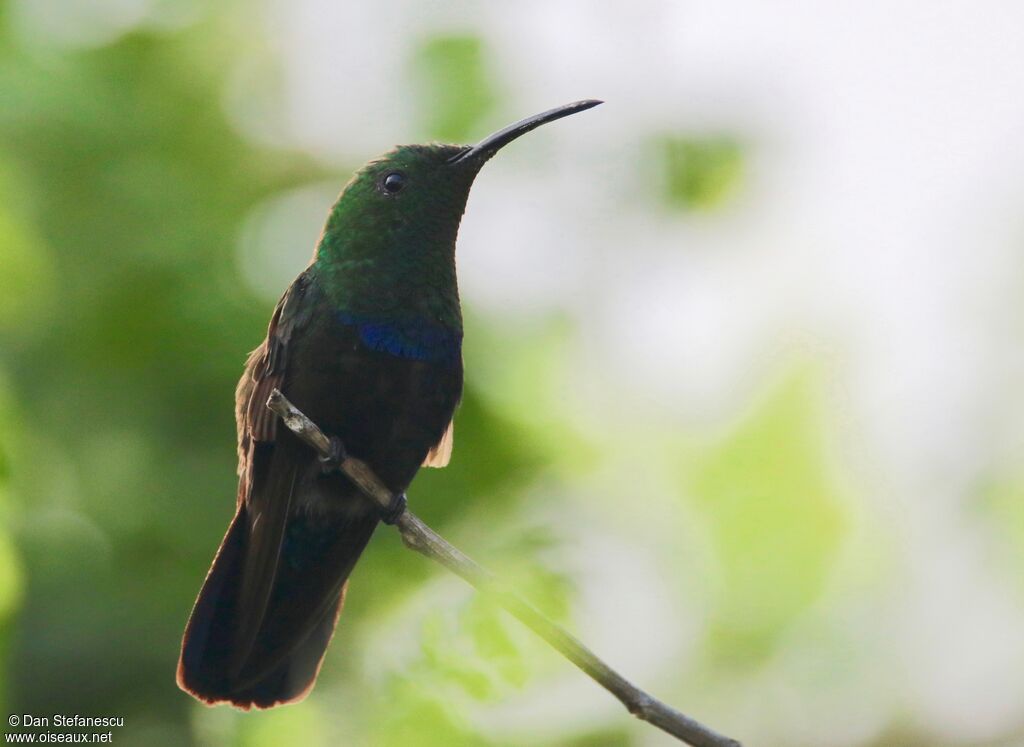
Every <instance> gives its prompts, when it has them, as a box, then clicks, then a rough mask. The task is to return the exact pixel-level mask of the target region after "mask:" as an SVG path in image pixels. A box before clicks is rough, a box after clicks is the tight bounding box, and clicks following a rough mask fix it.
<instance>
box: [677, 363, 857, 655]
mask: <svg viewBox="0 0 1024 747" xmlns="http://www.w3.org/2000/svg"><path fill="white" fill-rule="evenodd" d="M814 385H815V378H814V376H813V369H809V370H802V371H799V372H797V373H795V374H793V375H791V377H790V378H789V379H788V380H787V381H785V382H784V383H783V384H782V385H780V386H779V387H778V388H777V389H776V391H774V392H773V393H772V394H771V395H770V396H769V397H768V399H767V401H766V402H765V403H764V404H762V405H761V408H760V410H759V411H758V412H756V413H755V414H754V415H753V416H752V417H751V419H750V420H748V421H746V422H744V423H743V424H742V425H741V426H740V427H739V428H738V429H737V430H736V432H734V433H733V434H731V435H730V436H729V437H728V438H726V439H725V440H724V441H723V442H722V443H721V444H719V445H718V446H717V447H716V448H715V449H714V450H713V451H712V452H711V453H709V454H707V455H706V456H705V457H704V458H703V459H702V460H701V463H700V466H699V467H698V469H697V470H695V473H694V474H689V475H687V476H686V479H687V481H689V482H690V483H691V484H692V490H693V493H694V494H695V496H697V500H698V501H699V505H700V507H701V508H702V509H703V510H704V511H705V512H706V513H707V516H708V518H709V522H710V527H711V531H712V533H713V535H714V537H715V543H716V548H717V555H718V559H719V563H720V568H721V571H720V573H721V576H720V578H718V579H717V584H716V592H717V593H716V600H715V607H714V612H713V623H712V625H711V628H710V631H709V635H710V636H711V639H710V645H709V648H708V651H707V654H708V655H709V656H711V657H713V658H715V659H717V660H725V661H727V662H732V663H738V664H742V665H744V666H750V665H752V664H756V663H757V662H758V661H760V660H762V659H763V658H764V657H766V656H768V655H770V654H771V653H772V652H773V650H774V644H775V643H776V641H777V639H778V637H779V635H780V634H781V633H783V632H784V631H785V630H786V626H787V625H788V624H790V623H792V622H793V621H794V620H795V619H796V617H797V616H798V615H799V614H800V613H801V612H803V611H804V610H805V609H806V608H807V606H808V605H809V604H811V603H812V602H813V601H814V600H815V599H816V598H817V596H818V595H819V594H820V593H821V592H822V590H823V589H824V584H825V581H826V579H827V578H828V571H829V569H830V567H831V561H832V560H833V559H834V557H835V555H836V552H837V550H838V549H839V543H840V542H841V540H842V539H843V534H844V515H843V507H842V497H841V494H840V491H839V489H838V488H837V487H836V485H835V484H834V482H833V480H834V478H833V477H832V473H831V470H830V469H829V468H828V465H827V462H826V460H825V453H824V450H823V449H822V447H821V436H820V432H819V427H818V422H819V415H818V411H817V408H816V405H817V402H818V398H817V396H816V388H815V386H814Z"/></svg>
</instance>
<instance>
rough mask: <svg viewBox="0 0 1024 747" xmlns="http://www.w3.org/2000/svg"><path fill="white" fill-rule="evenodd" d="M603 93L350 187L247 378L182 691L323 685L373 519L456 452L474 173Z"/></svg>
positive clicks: (372, 172)
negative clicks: (289, 409)
mask: <svg viewBox="0 0 1024 747" xmlns="http://www.w3.org/2000/svg"><path fill="white" fill-rule="evenodd" d="M599 103H601V102H600V101H594V100H588V101H578V102H576V103H572V104H568V105H566V106H562V107H559V108H556V109H551V110H550V111H546V112H543V113H541V114H537V115H536V116H533V117H529V118H527V119H524V120H522V121H520V122H517V123H515V124H513V125H510V126H509V127H506V128H505V129H503V130H500V131H498V132H496V133H494V134H493V135H491V136H490V137H488V138H486V139H484V140H483V141H481V142H480V143H478V144H477V145H474V146H461V145H441V144H431V145H405V146H399V147H397V148H395V149H394V150H392V151H391V152H390V153H388V154H386V155H384V156H382V157H380V158H378V159H376V160H373V161H370V162H369V163H368V164H366V165H365V166H364V167H363V168H362V169H360V170H359V171H357V172H356V173H355V175H354V176H353V177H352V179H351V180H350V181H349V183H348V184H347V185H346V186H345V188H344V190H342V193H341V196H340V197H339V198H338V201H337V202H336V203H335V205H334V207H333V208H332V209H331V212H330V214H329V216H328V218H327V224H326V225H325V226H324V229H323V233H322V234H321V236H320V241H319V244H318V246H317V248H316V252H315V254H314V256H313V260H312V262H311V263H310V265H309V266H308V267H307V268H306V269H305V270H304V271H303V272H302V274H300V275H299V276H298V277H297V278H296V279H295V282H293V283H292V284H291V286H290V287H289V288H288V290H286V291H285V293H284V295H283V296H282V297H281V300H280V301H279V302H278V304H277V308H276V309H275V310H274V314H273V316H272V317H271V319H270V326H269V329H268V330H267V337H266V339H265V340H264V341H263V343H262V344H261V345H260V346H259V347H258V348H256V350H254V351H253V352H252V353H251V354H250V355H249V359H248V361H247V363H246V366H245V372H244V373H243V374H242V378H241V380H240V381H239V382H238V388H237V391H236V396H235V417H236V421H237V425H238V474H239V481H238V497H237V509H236V512H235V517H234V519H233V520H232V521H231V525H230V526H229V527H228V530H227V534H226V535H225V536H224V539H223V541H222V542H221V545H220V549H219V550H218V551H217V555H216V556H215V558H214V560H213V565H212V566H211V568H210V571H209V573H207V576H206V581H205V583H204V584H203V588H202V590H201V591H200V592H199V598H198V599H197V600H196V603H195V607H194V608H193V609H192V615H191V616H190V618H189V621H188V626H187V627H186V629H185V637H184V639H183V641H182V645H181V659H180V660H179V662H178V677H177V679H178V686H179V687H181V688H182V689H183V690H185V691H187V692H189V693H191V694H192V695H194V696H195V697H196V698H198V699H200V700H202V701H205V702H207V703H210V704H213V703H221V702H227V703H231V704H232V705H234V706H237V707H239V708H243V709H248V708H252V707H256V708H270V707H272V706H275V705H278V704H281V703H289V702H293V701H296V700H300V699H301V698H303V697H304V696H305V695H306V694H307V693H309V691H310V690H311V689H312V688H313V684H314V683H315V682H316V677H317V673H318V672H319V670H320V665H321V663H322V661H323V657H324V652H325V651H326V649H327V644H328V642H329V641H330V639H331V636H332V635H333V633H334V628H335V625H336V624H337V621H338V615H339V614H340V613H341V607H342V603H343V601H344V598H345V591H346V588H347V586H348V577H349V574H350V573H351V572H352V568H353V566H354V565H355V563H356V560H358V558H359V556H360V554H361V553H362V552H363V549H364V548H365V547H366V544H367V542H369V540H370V535H372V534H373V530H374V529H375V528H376V526H377V522H378V521H380V520H381V519H382V518H384V519H385V520H387V519H391V520H393V519H394V518H396V517H397V515H398V514H400V513H401V511H402V510H403V509H404V493H405V490H406V488H407V487H408V486H409V483H410V482H411V481H412V479H413V477H414V476H415V474H416V471H417V470H418V469H419V468H420V466H430V467H443V466H445V465H446V464H447V463H448V459H449V456H450V454H451V450H452V415H453V414H454V412H455V407H456V405H458V403H459V399H460V397H461V395H462V312H461V309H460V306H459V293H458V285H457V282H456V275H455V239H456V236H457V234H458V230H459V221H460V220H461V218H462V213H463V211H464V209H465V207H466V200H467V198H468V196H469V190H470V187H471V186H472V184H473V180H474V178H475V177H476V175H477V174H478V173H479V171H480V168H481V167H482V166H483V165H484V163H486V162H487V160H488V159H489V158H490V157H491V156H493V155H494V154H495V153H496V152H497V151H498V150H499V149H500V148H502V147H504V146H505V145H508V144H509V143H510V142H512V141H513V140H515V139H516V138H517V137H519V136H520V135H522V134H524V133H527V132H529V131H530V130H532V129H534V128H536V127H539V126H540V125H542V124H545V123H547V122H552V121H554V120H556V119H560V118H562V117H565V116H568V115H570V114H575V113H576V112H581V111H584V110H585V109H590V108H591V107H593V106H597V105H598V104H599ZM274 388H277V389H280V390H281V391H282V392H283V393H284V394H285V395H286V396H287V397H288V398H289V399H290V400H291V401H292V402H293V403H295V405H296V406H298V408H299V409H300V410H302V411H303V412H305V413H306V415H308V416H309V417H310V418H311V419H312V420H313V421H314V422H315V423H317V424H318V425H319V426H320V427H321V428H322V429H323V430H324V431H325V432H326V433H328V434H329V435H331V436H332V437H334V438H335V439H337V441H336V443H337V444H338V445H339V448H340V447H343V448H344V449H345V450H346V451H347V452H348V453H350V454H351V455H352V456H355V457H358V458H360V459H362V460H363V461H365V462H366V463H367V464H369V466H370V467H371V468H372V469H373V470H374V472H375V473H376V474H377V476H378V477H379V478H380V479H381V480H382V481H383V482H384V484H385V485H387V487H388V488H389V489H390V490H391V491H392V492H393V493H394V495H395V496H396V500H395V503H394V505H393V510H392V512H391V515H390V516H383V515H382V514H381V512H380V510H379V509H378V508H377V507H376V505H375V504H373V503H371V502H370V500H369V499H367V498H365V497H364V496H363V495H362V494H361V493H360V492H359V491H358V490H357V488H356V487H355V485H354V484H353V483H351V482H350V481H349V480H348V478H347V477H345V476H344V475H343V474H341V473H340V472H338V471H337V470H332V469H330V468H329V466H327V467H325V465H324V463H323V462H322V461H321V460H319V459H318V457H317V455H316V454H315V453H314V452H313V451H312V450H311V449H310V448H309V446H307V445H306V444H304V443H303V442H301V441H300V440H299V439H298V438H297V437H296V436H295V435H294V434H292V432H291V431H289V430H288V429H287V428H285V427H282V426H280V425H279V424H278V423H277V418H276V416H275V415H274V414H273V413H272V412H271V411H270V410H268V409H267V407H266V402H267V398H268V396H269V395H270V392H271V391H272V390H273V389H274Z"/></svg>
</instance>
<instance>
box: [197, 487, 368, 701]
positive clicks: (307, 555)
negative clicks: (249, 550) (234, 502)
mask: <svg viewBox="0 0 1024 747" xmlns="http://www.w3.org/2000/svg"><path fill="white" fill-rule="evenodd" d="M297 523H298V525H299V526H298V527H297V531H298V532H299V534H300V537H299V538H298V539H300V540H307V539H308V537H303V536H301V535H302V533H303V532H306V533H308V532H309V531H310V530H309V528H308V527H306V526H305V522H303V521H302V520H298V522H297ZM376 524H377V520H376V517H375V516H367V517H365V518H363V519H362V520H357V521H348V522H345V523H344V524H343V525H342V526H337V525H335V526H328V527H322V528H321V527H318V528H317V534H318V535H319V536H320V537H323V538H326V537H330V541H323V542H322V544H321V547H322V548H323V551H322V552H318V551H317V548H316V547H315V545H316V543H315V542H314V543H313V545H314V546H313V547H312V548H311V547H310V546H309V544H308V543H304V544H303V546H302V547H301V548H300V551H299V552H300V557H299V558H298V559H297V560H296V559H292V560H291V562H288V561H289V558H288V557H287V556H288V554H289V552H288V551H287V548H286V551H285V553H284V555H285V556H286V557H285V558H284V559H283V560H284V561H285V562H282V565H281V567H280V568H278V572H277V575H276V578H275V582H274V587H275V588H274V591H273V596H272V599H271V602H270V606H269V608H268V609H267V611H266V616H265V620H264V623H263V626H262V627H261V630H260V633H259V635H258V637H257V639H256V643H255V645H254V646H253V649H252V652H251V653H250V654H249V655H248V658H247V659H246V664H245V666H244V667H243V669H242V671H241V672H240V673H239V674H238V675H237V676H232V675H231V671H232V669H233V668H234V667H233V666H232V661H233V659H234V654H235V649H236V648H237V646H238V643H236V641H235V638H236V637H237V631H238V628H239V625H238V615H239V614H243V611H241V610H239V609H238V589H239V584H240V583H241V578H242V573H243V568H244V566H245V553H246V547H247V534H248V517H247V512H246V508H245V505H244V504H242V505H241V506H240V507H239V509H238V512H237V513H236V514H235V518H234V519H233V520H232V522H231V526H230V527H228V531H227V534H226V535H225V536H224V540H223V541H222V542H221V546H220V549H219V550H218V551H217V556H216V558H214V561H213V566H212V567H211V569H210V572H209V573H208V574H207V577H206V582H205V583H204V584H203V588H202V591H200V592H199V598H198V599H197V600H196V604H195V607H194V608H193V610H192V615H191V617H190V618H189V621H188V627H187V628H186V630H185V637H184V640H183V641H182V648H181V659H180V660H179V662H178V678H177V679H178V686H179V687H180V688H181V689H182V690H185V691H186V692H189V693H191V694H192V695H194V696H195V697H196V698H198V699H200V700H202V701H204V702H206V703H209V704H211V705H212V704H215V703H222V702H227V703H231V704H232V705H234V706H236V707H238V708H243V709H248V708H252V707H256V708H270V707H272V706H275V705H279V704H282V703H290V702H293V701H296V700H301V699H302V698H303V697H305V696H306V695H307V694H308V693H309V691H310V690H311V689H312V687H313V684H314V683H315V682H316V678H317V674H318V673H319V671H320V665H321V663H322V661H323V657H324V653H325V651H326V649H327V644H328V643H329V642H330V640H331V636H332V635H333V633H334V628H335V625H336V624H337V621H338V616H339V615H340V613H341V607H342V603H343V601H344V596H345V588H346V586H347V578H348V575H349V573H351V570H352V567H353V566H354V565H355V562H356V560H357V559H358V557H359V555H360V554H362V551H363V549H364V548H365V546H366V543H367V542H368V541H369V539H370V535H371V534H372V533H373V529H374V527H375V526H376ZM314 539H315V538H314ZM311 550H312V551H311Z"/></svg>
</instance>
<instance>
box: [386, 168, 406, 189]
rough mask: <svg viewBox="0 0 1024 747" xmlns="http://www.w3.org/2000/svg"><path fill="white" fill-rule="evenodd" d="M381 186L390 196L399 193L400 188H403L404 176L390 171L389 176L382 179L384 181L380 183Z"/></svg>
mask: <svg viewBox="0 0 1024 747" xmlns="http://www.w3.org/2000/svg"><path fill="white" fill-rule="evenodd" d="M381 186H383V187H384V191H385V192H387V193H388V194H390V195H393V194H395V193H396V192H400V191H401V189H402V187H404V186H405V176H403V175H402V174H400V173H398V172H397V171H392V172H391V173H390V174H388V175H387V176H385V177H384V181H382V182H381Z"/></svg>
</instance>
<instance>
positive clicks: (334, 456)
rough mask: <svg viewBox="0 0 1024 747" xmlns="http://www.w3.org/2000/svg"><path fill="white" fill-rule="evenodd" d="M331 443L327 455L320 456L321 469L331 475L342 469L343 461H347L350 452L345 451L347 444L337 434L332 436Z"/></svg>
mask: <svg viewBox="0 0 1024 747" xmlns="http://www.w3.org/2000/svg"><path fill="white" fill-rule="evenodd" d="M330 442H331V445H330V447H329V452H328V454H327V456H322V457H319V459H320V471H321V472H323V473H324V474H325V475H329V474H331V473H332V472H338V471H339V470H340V469H341V463H342V462H344V461H345V458H346V457H347V456H348V454H347V453H346V451H345V444H343V443H342V442H341V439H340V438H338V437H337V436H331V437H330Z"/></svg>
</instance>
